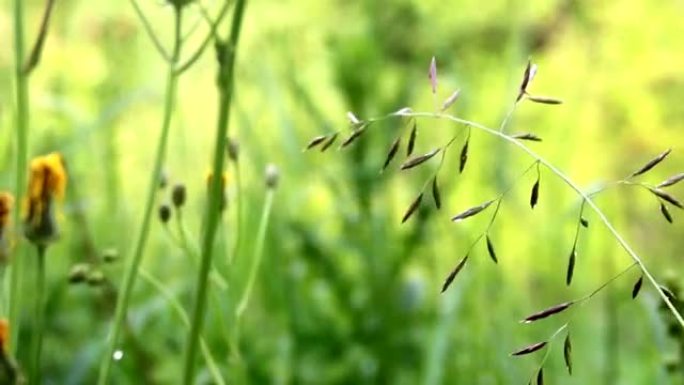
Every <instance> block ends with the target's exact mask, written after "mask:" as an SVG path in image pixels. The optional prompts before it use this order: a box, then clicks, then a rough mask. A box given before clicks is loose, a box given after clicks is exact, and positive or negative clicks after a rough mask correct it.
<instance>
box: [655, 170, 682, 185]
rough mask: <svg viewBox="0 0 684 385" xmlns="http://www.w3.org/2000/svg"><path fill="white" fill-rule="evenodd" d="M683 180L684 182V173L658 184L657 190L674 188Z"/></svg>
mask: <svg viewBox="0 0 684 385" xmlns="http://www.w3.org/2000/svg"><path fill="white" fill-rule="evenodd" d="M683 180H684V173H681V174H677V175H673V176H671V177H669V178H667V179H666V180H664V181H662V182H660V183H658V185H657V186H656V188H664V187H670V186H674V185H675V184H677V183H679V182H681V181H683Z"/></svg>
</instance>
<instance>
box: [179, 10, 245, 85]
mask: <svg viewBox="0 0 684 385" xmlns="http://www.w3.org/2000/svg"><path fill="white" fill-rule="evenodd" d="M231 3H232V2H231V1H230V0H226V1H225V3H224V4H223V7H222V8H221V10H220V11H219V14H218V17H217V18H216V20H215V21H211V18H210V17H209V15H208V13H207V10H206V9H204V7H203V6H202V4H200V3H198V4H197V5H198V7H199V8H200V12H201V13H202V17H203V18H204V19H206V20H207V22H209V25H210V31H209V33H208V34H207V36H206V37H205V38H204V41H202V43H201V44H200V45H199V47H198V48H197V50H195V52H194V53H193V54H192V55H190V58H188V59H187V60H186V61H185V62H184V63H183V64H181V65H180V66H179V67H178V68H177V69H176V73H177V74H181V73H183V72H185V71H186V70H187V69H188V68H190V67H192V65H193V64H195V62H197V60H199V58H200V57H202V54H203V53H204V51H205V50H206V49H207V47H208V46H209V43H211V42H212V40H213V39H214V38H215V37H216V30H217V29H218V26H219V24H221V22H222V21H223V18H224V17H225V16H226V14H227V13H228V8H229V7H230V4H231Z"/></svg>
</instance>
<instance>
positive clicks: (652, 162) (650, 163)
mask: <svg viewBox="0 0 684 385" xmlns="http://www.w3.org/2000/svg"><path fill="white" fill-rule="evenodd" d="M670 152H672V149H671V148H670V149H668V150H667V151H665V152H663V153H662V154H660V155H658V156H656V157H655V158H653V159H651V160H649V161H648V163H646V164H645V165H643V167H641V168H640V169H638V170H636V171H634V172H633V173H632V175H630V178H633V177H635V176H639V175H642V174H645V173H646V172H648V171H649V170H650V169H652V168H653V167H655V166H657V165H658V163H660V162H662V161H663V160H664V159H665V158H666V157H667V156H668V155H669V154H670Z"/></svg>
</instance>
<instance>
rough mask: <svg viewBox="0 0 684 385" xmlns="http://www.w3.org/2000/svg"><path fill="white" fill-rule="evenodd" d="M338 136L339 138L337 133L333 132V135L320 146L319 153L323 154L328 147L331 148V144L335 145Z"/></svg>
mask: <svg viewBox="0 0 684 385" xmlns="http://www.w3.org/2000/svg"><path fill="white" fill-rule="evenodd" d="M338 136H339V132H335V133H334V134H332V135H330V137H329V138H328V140H326V141H325V143H323V145H322V146H321V152H325V150H327V149H328V148H330V146H332V145H333V143H335V141H336V140H337V137H338Z"/></svg>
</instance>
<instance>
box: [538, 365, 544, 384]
mask: <svg viewBox="0 0 684 385" xmlns="http://www.w3.org/2000/svg"><path fill="white" fill-rule="evenodd" d="M537 385H544V368H539V371H538V372H537Z"/></svg>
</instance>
